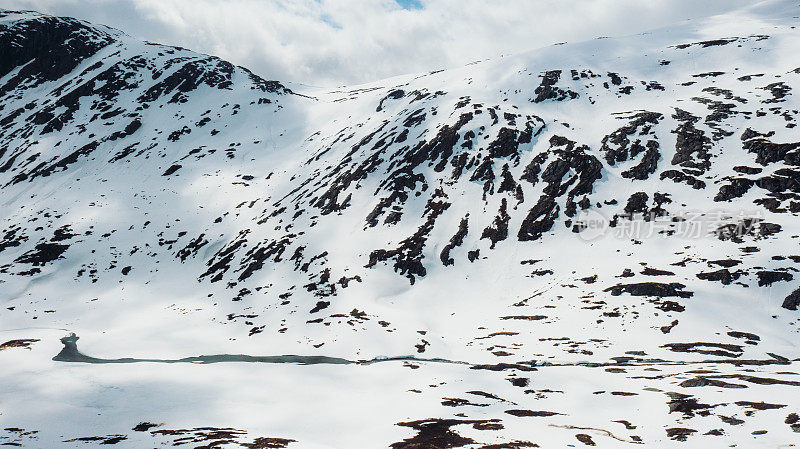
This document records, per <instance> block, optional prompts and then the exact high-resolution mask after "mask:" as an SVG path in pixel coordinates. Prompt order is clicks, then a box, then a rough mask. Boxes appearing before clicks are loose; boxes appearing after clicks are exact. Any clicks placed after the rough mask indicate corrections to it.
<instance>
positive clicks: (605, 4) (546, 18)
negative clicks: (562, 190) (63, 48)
mask: <svg viewBox="0 0 800 449" xmlns="http://www.w3.org/2000/svg"><path fill="white" fill-rule="evenodd" d="M748 3H753V2H752V1H751V0H504V1H500V0H0V7H5V8H9V9H33V10H38V11H42V12H47V13H52V14H58V15H67V16H72V17H77V18H81V19H86V20H89V21H92V22H98V23H103V24H106V25H110V26H112V27H115V28H119V29H121V30H123V31H125V32H127V33H128V34H131V35H133V36H136V37H138V38H141V39H145V40H149V41H154V42H159V43H165V44H171V45H179V46H182V47H187V48H191V49H193V50H197V51H200V52H203V53H209V54H214V55H217V56H220V57H223V58H225V59H227V60H229V61H231V62H234V63H236V64H239V65H243V66H245V67H248V68H250V69H251V70H253V71H254V72H256V73H258V74H259V75H261V76H263V77H265V78H269V79H278V80H283V81H293V82H300V83H305V84H310V85H316V86H335V85H341V84H353V83H359V82H368V81H374V80H378V79H381V78H386V77H389V76H394V75H400V74H404V73H412V72H423V71H429V70H435V69H441V68H447V67H453V66H459V65H463V64H466V63H469V62H472V61H475V60H480V59H486V58H492V57H496V56H498V55H502V54H510V53H518V52H521V51H525V50H529V49H533V48H537V47H542V46H545V45H550V44H553V43H556V42H564V41H573V42H574V41H581V40H586V39H592V38H594V37H597V36H619V35H626V34H633V33H638V32H642V31H646V30H649V29H653V28H658V27H661V26H666V25H670V24H672V23H675V22H679V21H682V20H686V19H689V18H699V17H704V16H708V15H713V14H718V13H723V12H726V11H729V10H731V9H735V8H737V7H741V6H743V5H746V4H748Z"/></svg>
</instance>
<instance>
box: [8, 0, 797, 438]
mask: <svg viewBox="0 0 800 449" xmlns="http://www.w3.org/2000/svg"><path fill="white" fill-rule="evenodd" d="M0 14H2V16H1V17H0V52H1V53H0V55H2V58H0V61H2V62H0V96H2V101H1V102H0V185H1V186H2V192H1V193H0V195H2V196H0V201H2V203H3V206H4V207H3V209H2V211H0V223H1V224H0V284H2V291H0V301H1V302H2V303H3V310H2V312H1V313H0V319H1V320H2V321H0V327H2V329H4V330H6V329H7V330H6V331H4V335H3V337H4V338H3V341H6V340H9V341H24V340H25V339H39V340H41V341H38V342H32V343H33V344H32V346H31V349H32V351H30V352H28V351H24V350H22V349H14V348H17V347H18V346H19V345H22V346H24V344H22V343H19V344H16V345H9V346H8V349H7V350H3V352H2V353H0V357H8V360H9V363H11V362H13V363H14V364H15V365H16V366H17V368H15V369H14V370H12V372H10V373H7V374H3V375H2V377H0V379H2V381H3V383H8V384H9V385H15V386H16V387H15V388H14V391H15V393H13V394H9V395H8V397H6V398H3V397H0V412H2V413H3V415H0V418H2V420H3V423H4V424H5V423H6V421H8V424H9V426H13V427H9V428H14V429H17V428H18V429H23V430H20V431H19V432H17V433H16V434H15V433H14V432H12V431H8V430H7V431H6V433H7V435H5V436H3V435H2V434H0V438H6V440H7V441H10V442H17V443H19V444H22V445H27V446H30V447H36V444H40V443H41V441H43V440H44V441H56V440H57V441H65V440H69V439H72V438H80V437H90V438H94V435H85V434H86V433H87V432H90V430H89V429H102V430H101V432H102V433H104V434H105V433H108V435H107V436H103V435H101V436H102V437H103V438H112V439H113V438H115V436H117V437H122V436H124V438H123V439H121V440H119V441H118V444H120V445H124V444H131V445H132V446H131V447H137V446H136V444H154V443H150V442H149V441H153V440H152V439H153V438H167V436H168V435H192V438H198V439H197V440H195V441H198V442H199V441H202V438H206V441H214V439H213V438H210V437H208V435H206V434H203V432H204V431H203V430H202V428H203V427H204V426H209V425H214V426H220V427H233V428H235V429H228V430H225V431H222V430H216V431H215V432H223V434H222V435H223V436H221V437H219V438H216V440H219V441H217V443H215V444H218V445H223V444H228V445H229V446H231V447H237V445H239V447H281V446H279V445H280V444H284V445H285V444H296V445H298V447H300V446H302V447H350V446H352V445H354V444H355V445H359V446H361V445H364V444H368V445H378V446H381V445H382V446H386V445H388V444H390V443H392V442H398V443H395V444H394V446H393V447H461V446H464V447H493V446H491V444H505V446H494V447H529V446H526V445H525V444H527V443H526V442H529V443H530V444H534V443H538V444H540V445H542V446H543V447H544V446H546V445H547V444H577V443H576V441H577V442H578V443H582V444H589V442H591V443H592V444H598V445H607V446H619V445H627V444H636V443H640V442H644V443H647V444H658V445H659V446H669V445H670V444H674V445H681V443H682V442H684V441H686V442H693V444H704V443H700V441H701V440H706V439H708V440H710V441H719V442H720V443H719V444H722V443H725V444H734V443H742V442H743V441H745V440H746V441H748V442H750V443H753V444H763V445H765V446H774V445H778V444H783V443H786V442H788V441H792V437H793V434H794V432H796V431H797V428H796V425H795V424H796V422H797V421H796V420H794V421H793V419H794V418H792V413H796V412H798V407H800V404H798V403H797V401H794V402H792V401H791V400H790V399H791V397H792V394H791V393H792V392H793V391H794V388H797V385H798V384H797V380H796V379H795V377H796V375H795V373H796V371H797V370H796V365H797V362H796V361H795V360H796V359H797V358H798V357H800V354H798V346H797V344H796V337H797V332H798V331H797V325H798V322H799V321H798V316H797V312H796V310H797V307H798V303H799V302H798V299H797V297H798V293H797V290H796V289H797V288H798V284H797V280H798V269H797V267H796V265H797V264H798V263H800V251H797V250H796V249H795V243H796V242H795V239H796V238H797V236H798V235H800V232H798V231H799V230H798V224H797V220H796V214H797V213H798V212H800V195H798V194H800V187H798V179H800V178H798V176H799V175H800V172H798V169H797V166H798V165H800V158H799V157H798V155H800V152H798V151H799V150H800V138H798V134H797V132H796V130H795V126H796V122H797V114H798V109H800V108H798V105H797V100H796V99H795V95H794V87H795V86H796V85H797V83H798V79H799V77H800V67H798V65H799V64H798V63H797V62H796V61H793V60H792V58H791V57H790V55H792V54H793V52H795V51H796V49H797V48H798V46H799V45H800V36H799V35H798V32H797V30H796V29H795V26H796V25H797V18H796V16H797V15H798V7H797V5H796V4H795V2H789V1H773V2H763V3H759V4H757V5H756V6H753V7H751V8H748V9H744V10H741V11H737V12H735V13H732V14H730V15H727V16H720V17H714V18H711V19H708V20H705V21H703V22H702V23H688V24H682V25H678V26H675V27H672V28H668V29H663V30H656V31H653V32H652V33H646V34H643V35H637V36H629V37H624V38H616V39H608V38H602V39H597V40H594V41H590V42H584V43H576V44H564V45H556V46H553V47H549V48H545V49H540V50H537V51H534V52H531V53H527V54H522V55H518V56H513V57H507V58H503V59H500V60H496V61H485V62H481V63H476V64H473V65H469V66H466V67H464V68H460V69H455V70H448V71H442V72H434V73H429V74H421V75H409V76H401V77H396V78H392V79H389V80H383V81H379V82H376V83H371V84H367V85H361V86H354V87H351V88H342V89H336V90H325V89H308V88H302V87H295V86H292V85H291V84H289V83H283V84H282V83H280V82H277V81H266V80H263V79H261V78H259V77H258V76H256V75H254V74H252V73H251V72H249V71H248V70H246V69H244V68H241V67H235V66H233V65H231V64H229V63H227V62H225V61H222V60H220V59H218V58H215V57H211V56H206V55H200V54H197V53H193V52H191V51H188V50H185V49H180V48H174V47H167V46H162V45H156V44H151V43H142V42H138V41H136V40H135V39H133V38H131V37H129V36H127V35H125V34H124V33H121V32H119V31H116V30H112V29H108V28H105V27H98V26H93V25H90V24H87V23H84V22H81V21H76V20H73V19H66V18H54V17H49V16H45V15H40V14H38V13H33V12H11V11H4V12H2V13H0ZM287 86H288V87H287ZM12 329H16V330H12ZM64 331H68V332H74V333H76V334H77V335H78V336H80V337H81V344H80V350H81V351H85V353H86V354H87V355H89V356H95V357H98V359H81V358H80V357H77V356H75V353H74V352H72V353H69V354H66V355H64V354H65V353H62V355H63V357H61V359H62V360H71V362H70V363H64V362H63V361H50V360H49V358H50V357H53V356H54V355H56V353H58V351H59V348H60V347H61V343H60V342H59V340H58V339H59V337H63V336H64V335H63V334H64ZM65 344H66V343H65ZM72 344H74V341H72ZM12 349H13V351H12ZM73 349H74V348H73ZM70 354H71V355H70ZM212 354H221V355H224V356H220V357H219V358H218V359H213V360H214V361H216V362H220V363H217V364H216V365H213V366H212V365H201V366H192V365H188V366H187V365H182V364H180V363H170V364H168V365H163V364H160V363H158V362H153V360H154V359H158V360H162V361H163V360H169V361H175V360H182V361H187V360H183V359H184V358H186V357H190V358H191V357H195V356H201V355H212ZM241 354H249V355H252V356H263V355H280V354H300V355H303V356H328V357H335V358H337V359H336V360H339V361H342V360H344V361H368V360H371V361H372V362H377V361H379V359H378V360H376V359H375V358H376V357H377V358H380V357H399V356H402V357H404V358H403V359H402V360H395V361H381V363H369V364H366V365H362V364H358V365H355V364H349V365H348V364H346V363H345V364H344V365H342V366H329V365H328V363H329V362H330V363H333V361H332V360H328V359H324V360H323V362H322V364H321V365H315V366H313V367H304V366H277V365H276V366H272V365H256V366H257V368H254V367H253V366H254V365H243V364H241V363H223V362H226V361H228V362H230V361H233V360H235V361H238V362H242V361H243V360H241V358H236V357H239V356H238V355H241ZM409 354H413V355H414V356H413V357H405V356H408V355H409ZM76 357H77V358H76ZM117 357H134V358H136V359H146V360H150V361H151V362H149V363H148V362H140V363H136V360H133V359H130V360H127V359H125V360H123V361H120V360H117ZM415 358H416V359H415ZM422 359H434V360H427V361H426V360H422ZM109 360H110V361H113V362H114V364H112V365H108V366H106V365H104V366H103V367H98V366H95V365H94V364H88V365H81V364H79V363H76V362H80V361H83V362H86V361H89V362H94V363H99V362H108V361H109ZM201 360H206V362H207V361H208V359H201ZM292 360H294V361H297V360H296V359H292ZM301 360H305V362H301V363H311V362H308V361H309V360H312V359H301ZM320 360H322V359H320ZM190 361H195V362H197V361H198V360H197V359H193V360H190ZM245 361H252V360H249V359H248V360H245ZM262 361H263V360H262ZM317 361H318V360H317V359H313V363H317ZM447 362H457V363H447ZM4 363H5V362H4ZM117 363H124V364H123V365H118V364H117ZM129 363H136V364H135V365H128V364H129ZM337 363H338V362H337ZM126 365H127V366H135V367H136V370H127V369H124V368H125V366H126ZM408 368H411V369H410V370H409V369H408ZM653 371H658V373H655V372H653ZM32 372H35V373H38V374H37V375H38V376H40V379H42V380H40V381H37V380H32V379H30V378H29V376H30V373H32ZM65 376H66V377H65ZM73 376H78V377H79V378H80V379H82V380H81V381H79V384H80V385H81V386H79V387H78V386H76V387H74V388H76V389H77V390H81V391H77V390H76V391H71V390H70V389H66V390H65V391H60V392H51V391H48V390H47V389H46V388H43V386H42V385H41V382H44V379H45V378H47V379H50V380H51V381H52V382H53V384H55V385H64V384H68V383H69V382H68V381H67V380H65V379H68V378H72V377H73ZM93 376H94V377H93ZM187 376H188V377H189V378H192V379H196V380H194V381H193V383H192V385H191V386H188V387H181V388H179V389H178V390H179V391H169V390H163V391H168V393H165V394H164V395H161V396H159V395H156V394H154V393H153V392H154V391H162V390H161V389H164V388H166V387H165V385H172V384H175V383H176V382H179V379H185V378H186V377H187ZM264 376H269V379H270V381H271V382H275V383H276V384H278V385H280V387H279V388H278V387H272V386H265V385H264V380H263V379H264V378H265V377H264ZM304 376H305V377H304ZM83 379H89V380H83ZM221 379H226V381H227V382H230V386H229V385H228V384H227V383H226V382H225V381H221ZM333 379H335V382H337V385H340V387H337V388H336V390H337V391H331V390H333V388H331V387H330V385H331V382H333ZM382 379H383V380H382ZM723 379H724V380H723ZM73 381H74V380H73ZM237 385H238V386H239V388H234V387H236V386H237ZM301 385H302V387H301ZM114 388H120V390H119V391H112V390H114ZM199 392H202V393H199ZM84 395H90V396H96V399H94V400H88V399H87V398H86V397H85V396H84ZM197 395H200V397H202V398H203V399H202V401H204V403H206V404H211V403H213V404H216V405H217V407H208V408H209V409H211V410H203V411H197V410H195V408H196V405H197V404H196V403H195V402H193V399H191V398H194V397H197ZM135 397H143V398H147V400H138V399H137V401H136V404H135V406H131V407H118V406H115V405H113V404H119V402H118V401H128V400H131V398H135ZM29 398H34V399H29ZM166 398H170V399H166ZM304 398H306V399H310V400H314V398H322V399H321V404H322V405H323V406H322V407H321V410H314V411H313V412H311V411H305V410H304V407H303V405H304V401H303V399H304ZM164 401H167V402H172V405H167V404H165V402H164ZM345 401H352V402H351V403H352V404H353V408H352V409H348V412H347V413H345V414H344V415H343V416H342V417H340V416H337V415H338V414H336V413H330V412H331V411H332V410H336V409H337V408H338V405H337V404H339V405H340V404H341V403H342V402H345ZM765 401H766V402H765ZM27 403H35V404H38V405H37V406H34V407H32V406H28V407H25V409H26V410H24V411H23V410H22V407H24V405H25V404H27ZM44 403H53V404H58V405H57V406H53V407H44V406H42V405H41V404H44ZM381 403H384V404H385V403H393V404H397V407H396V408H394V409H391V410H389V409H388V407H386V406H385V405H384V406H381V405H380V404H381ZM4 404H5V405H4ZM191 404H194V405H191ZM292 405H296V407H292ZM276 407H281V409H282V410H283V409H284V408H285V409H288V410H290V411H288V412H286V413H287V417H285V418H279V417H278V416H277V414H276V410H277V408H276ZM201 408H203V409H205V407H201ZM376 408H377V409H380V410H379V411H375V412H373V413H368V414H365V413H364V410H367V409H369V410H372V409H376ZM95 409H98V410H103V414H105V415H106V416H105V417H104V418H103V419H102V424H101V425H95V424H91V425H90V422H91V421H89V420H88V418H86V419H82V420H81V421H80V422H79V423H78V424H77V426H78V427H77V428H72V429H70V428H68V427H69V426H68V424H65V423H64V419H63V417H64V416H66V414H71V413H74V412H76V411H79V413H83V412H86V411H89V410H95ZM188 410H193V411H192V412H191V413H189V412H188ZM594 410H602V411H603V413H599V414H598V413H595V412H594ZM631 410H636V411H644V410H647V411H648V412H651V413H650V414H640V413H639V414H631V413H630V411H631ZM305 413H312V414H313V419H315V420H319V422H321V423H323V424H322V425H321V427H320V428H311V427H313V426H309V425H305V424H303V423H304V422H305V421H306V419H307V418H305V419H304V418H302V417H301V416H305ZM150 414H153V415H156V416H155V417H153V416H149V415H150ZM259 414H262V415H265V416H268V417H269V418H268V419H265V420H258V419H254V417H253V416H257V415H259ZM89 415H94V414H93V413H89ZM367 415H369V416H367ZM87 416H88V415H87ZM344 416H347V417H348V419H346V420H345V419H344ZM794 417H795V418H796V414H795V415H794ZM433 418H436V419H433ZM42 421H44V422H47V423H48V425H50V424H55V425H53V426H52V429H47V430H46V429H43V428H40V427H36V428H35V429H34V428H33V427H31V426H36V423H37V422H38V423H39V424H41V423H42ZM128 421H130V425H128ZM134 421H135V422H134ZM139 421H148V422H153V423H158V422H164V423H165V424H164V425H165V426H167V427H166V428H161V429H162V430H164V431H163V432H161V433H159V430H158V429H159V427H153V428H152V429H153V430H151V427H147V426H145V427H146V428H145V429H144V431H143V432H135V433H133V434H131V433H130V432H128V429H129V428H131V427H133V426H134V425H135V424H137V423H138V422H139ZM265 421H266V424H265ZM345 421H347V422H345ZM740 421H741V422H740ZM68 422H69V421H67V423H68ZM122 422H124V425H125V426H128V427H127V428H119V427H118V425H117V424H115V423H122ZM360 422H365V423H369V424H368V425H369V427H370V428H371V429H374V430H369V431H367V430H365V429H364V428H362V427H361V426H360V425H359V423H360ZM620 423H627V424H623V425H621V424H620ZM395 424H399V425H397V426H395ZM180 426H183V427H184V428H183V429H182V430H181V431H177V430H175V429H179V428H180ZM243 427H246V428H249V429H254V431H255V433H258V434H264V435H269V438H273V436H275V438H278V440H280V441H278V440H274V441H271V442H270V441H268V437H261V438H264V439H263V440H262V441H263V444H264V446H247V445H248V444H253V445H255V444H257V441H258V440H256V439H254V438H256V437H253V438H250V439H249V440H248V439H247V438H248V437H247V435H246V434H245V433H240V431H239V430H236V429H241V428H243ZM532 428H536V429H537V430H536V431H535V432H532V431H531V429H532ZM25 429H27V430H37V431H40V432H42V435H41V436H40V437H39V438H40V439H39V440H38V441H39V443H37V442H36V441H37V440H26V439H25V438H23V437H22V436H19V435H17V434H21V433H24V432H25V431H26V430H25ZM170 429H171V430H170ZM275 429H276V430H278V432H277V433H273V430H275ZM332 429H336V430H332ZM762 430H768V432H767V433H765V434H762V433H760V432H761V431H762ZM205 431H206V432H207V431H209V430H208V429H206V430H205ZM181 432H183V433H181ZM224 432H229V433H230V432H233V435H234V436H231V435H227V434H224ZM242 432H244V431H242ZM753 432H756V433H753ZM15 435H16V436H15ZM203 435H205V436H203ZM226 435H227V436H226ZM414 435H416V436H414ZM218 436H219V435H218ZM97 438H99V439H94V440H91V439H90V440H78V441H76V442H74V443H75V444H80V445H82V446H81V447H83V445H84V444H92V442H94V443H97V442H99V444H102V443H103V442H105V441H106V440H104V439H102V438H100V436H98V437H97ZM137 438H138V439H137ZM226 438H227V439H228V440H230V441H227V440H226ZM167 439H168V438H167ZM286 440H296V442H295V443H291V442H290V441H286ZM137 441H138V443H137ZM142 441H148V443H142ZM164 441H165V442H168V443H170V442H171V443H178V442H179V441H178V440H173V441H167V440H164ZM226 441H227V442H226ZM401 441H404V442H401ZM0 442H3V440H2V439H0ZM367 442H368V443H367ZM47 444H48V445H49V444H51V443H47ZM63 444H65V445H66V444H68V443H66V442H65V443H63ZM69 444H72V442H70V443H69ZM267 444H275V445H276V446H269V445H267ZM415 444H416V445H417V446H415ZM708 444H713V443H708ZM514 445H516V446H514Z"/></svg>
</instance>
